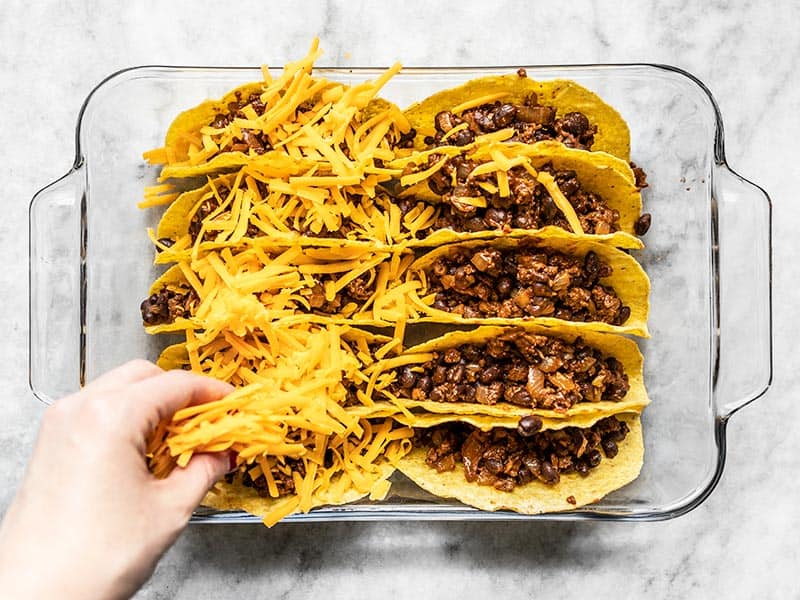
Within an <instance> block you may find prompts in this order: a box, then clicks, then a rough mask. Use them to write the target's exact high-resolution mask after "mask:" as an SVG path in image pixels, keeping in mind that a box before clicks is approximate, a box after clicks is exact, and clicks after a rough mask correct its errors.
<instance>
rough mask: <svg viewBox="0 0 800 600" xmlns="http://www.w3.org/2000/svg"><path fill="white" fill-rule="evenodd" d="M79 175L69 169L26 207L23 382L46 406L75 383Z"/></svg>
mask: <svg viewBox="0 0 800 600" xmlns="http://www.w3.org/2000/svg"><path fill="white" fill-rule="evenodd" d="M85 175H86V173H85V169H84V168H83V167H78V168H74V169H72V170H71V171H70V172H69V173H67V174H66V175H64V177H62V178H61V179H59V180H58V181H55V182H53V183H51V184H50V185H48V186H47V187H45V188H44V189H42V190H40V191H39V192H37V194H36V195H35V196H34V197H33V200H31V204H30V212H29V222H28V226H29V235H30V238H29V253H30V254H29V277H30V280H29V284H30V285H29V294H30V296H29V308H30V314H29V319H30V329H29V331H30V339H29V353H28V381H29V384H30V387H31V391H33V393H34V394H35V395H36V397H37V398H39V399H40V400H42V401H43V402H45V403H48V404H49V403H51V402H52V401H53V400H55V399H56V398H59V397H61V396H63V395H66V394H68V393H71V392H74V391H76V390H77V389H78V388H79V387H80V383H81V351H80V349H81V347H82V344H81V321H82V317H81V297H82V294H81V280H82V278H81V269H82V264H83V261H82V256H83V252H82V247H83V239H84V235H83V231H84V228H83V226H82V216H81V215H82V213H83V211H82V205H83V202H84V195H85V191H86V183H85V182H86V177H85Z"/></svg>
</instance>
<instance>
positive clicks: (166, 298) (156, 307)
mask: <svg viewBox="0 0 800 600" xmlns="http://www.w3.org/2000/svg"><path fill="white" fill-rule="evenodd" d="M199 303H200V297H199V296H198V295H197V292H195V291H194V290H193V289H192V288H188V289H186V290H185V291H176V290H174V289H169V288H167V287H166V286H165V287H163V288H162V289H161V291H159V292H156V293H155V294H150V296H148V297H147V298H145V299H144V300H143V301H142V304H141V305H140V307H139V309H140V310H141V311H142V322H143V323H144V324H145V325H148V326H149V325H162V324H164V323H173V322H174V321H175V319H178V318H181V317H189V316H191V315H192V314H193V313H194V310H195V309H196V308H197V305H198V304H199Z"/></svg>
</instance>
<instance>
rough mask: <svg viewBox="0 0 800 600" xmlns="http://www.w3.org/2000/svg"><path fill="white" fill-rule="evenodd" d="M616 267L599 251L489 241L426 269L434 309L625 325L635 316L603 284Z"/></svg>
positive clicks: (465, 314)
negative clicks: (581, 253) (502, 245)
mask: <svg viewBox="0 0 800 600" xmlns="http://www.w3.org/2000/svg"><path fill="white" fill-rule="evenodd" d="M611 273H612V269H611V267H610V266H609V265H608V264H606V263H605V262H603V261H602V260H600V258H598V256H597V254H595V253H594V252H591V251H590V252H588V253H587V254H586V255H585V256H584V257H583V258H578V257H574V256H568V255H566V254H562V253H561V252H557V251H555V250H549V249H545V248H539V247H536V246H535V245H533V244H530V243H523V244H520V246H519V247H517V248H512V249H507V250H501V249H497V248H493V247H492V246H491V244H490V243H487V244H485V245H482V246H477V247H473V248H459V247H457V248H454V249H453V250H451V251H450V252H449V253H448V254H447V255H445V256H442V257H440V258H439V259H437V260H436V261H435V262H434V263H433V264H432V265H431V266H430V267H428V269H427V270H426V274H427V279H428V292H429V293H435V294H436V296H435V300H434V303H433V308H436V309H439V310H443V311H446V312H450V313H454V314H457V315H461V316H463V317H465V318H477V317H483V318H485V317H501V318H520V317H555V318H557V319H563V320H565V321H601V322H604V323H610V324H613V325H622V324H623V323H625V321H627V320H628V317H630V312H631V311H630V308H629V307H627V306H624V305H623V304H622V301H621V300H620V299H619V298H618V297H617V294H616V292H615V291H614V290H613V289H612V288H610V287H608V286H604V285H602V284H601V283H600V280H601V279H603V278H605V277H608V276H609V275H611Z"/></svg>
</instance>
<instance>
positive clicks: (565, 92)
mask: <svg viewBox="0 0 800 600" xmlns="http://www.w3.org/2000/svg"><path fill="white" fill-rule="evenodd" d="M531 92H535V93H536V94H537V95H538V98H539V102H540V103H541V104H543V105H546V106H553V107H554V108H555V109H556V116H557V117H561V116H563V115H564V114H566V113H568V112H573V111H577V112H582V113H583V114H584V115H586V117H587V118H588V119H589V122H590V123H592V124H594V125H597V133H596V134H595V138H594V139H595V141H594V145H593V146H592V149H593V150H600V151H603V152H608V153H609V154H613V155H614V156H618V157H619V158H621V159H623V160H625V161H628V160H630V131H629V129H628V125H627V123H625V120H624V119H623V118H622V116H621V115H620V114H619V113H618V112H617V111H616V110H615V109H614V108H613V107H611V106H609V105H608V104H606V103H605V102H603V100H601V99H600V97H599V96H598V95H597V94H595V93H594V92H591V91H589V90H587V89H586V88H584V87H583V86H581V85H578V84H577V83H575V82H574V81H568V80H563V79H555V80H552V81H535V80H533V79H529V78H527V77H519V76H518V75H500V76H492V77H482V78H480V79H473V80H472V81H468V82H467V83H465V84H463V85H461V86H459V87H456V88H452V89H449V90H443V91H441V92H438V93H436V94H433V95H432V96H429V97H428V98H426V99H425V100H423V101H421V102H418V103H416V104H412V105H411V106H409V107H408V108H407V109H406V110H405V114H406V117H408V121H409V123H410V124H411V126H412V127H413V128H414V129H416V130H417V137H416V138H415V140H414V147H415V148H416V149H418V150H421V149H424V148H425V144H424V141H423V140H424V138H425V136H428V135H433V134H434V133H435V128H434V125H433V119H434V117H435V116H436V114H437V113H439V112H441V111H443V110H452V109H453V108H454V107H456V106H458V105H460V104H463V103H464V102H467V101H470V100H477V99H480V98H484V97H486V98H487V101H494V100H496V99H502V100H506V101H516V102H521V101H523V100H524V99H525V97H526V96H527V95H528V94H530V93H531ZM500 94H504V95H503V96H500ZM489 98H491V100H489Z"/></svg>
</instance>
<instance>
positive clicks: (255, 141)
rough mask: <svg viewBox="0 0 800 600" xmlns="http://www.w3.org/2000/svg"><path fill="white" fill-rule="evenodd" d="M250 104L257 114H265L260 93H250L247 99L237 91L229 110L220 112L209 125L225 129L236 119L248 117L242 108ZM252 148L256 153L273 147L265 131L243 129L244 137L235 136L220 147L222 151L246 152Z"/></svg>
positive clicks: (229, 104)
mask: <svg viewBox="0 0 800 600" xmlns="http://www.w3.org/2000/svg"><path fill="white" fill-rule="evenodd" d="M248 104H249V105H250V106H251V107H253V110H255V112H256V114H257V115H259V116H261V115H263V114H264V104H263V103H262V102H261V95H260V94H250V95H249V96H248V97H247V98H246V99H245V98H243V97H242V93H241V92H236V101H234V102H229V103H228V106H227V111H226V112H220V113H218V114H217V115H216V116H215V117H214V120H213V121H211V123H209V125H210V126H211V127H214V128H216V129H223V128H225V127H227V126H228V125H230V124H231V123H232V122H233V120H234V119H237V118H238V119H246V118H247V117H246V116H245V114H244V113H243V112H242V109H243V108H244V107H245V106H247V105H248ZM250 149H252V150H253V151H254V152H255V153H256V154H264V152H266V151H267V150H271V149H272V145H271V144H270V142H269V140H268V139H267V136H266V135H264V133H263V132H261V131H254V130H252V129H242V137H235V138H233V140H231V142H230V143H229V144H227V145H226V146H224V147H223V148H220V150H221V151H222V152H245V153H247V152H249V151H250Z"/></svg>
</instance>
